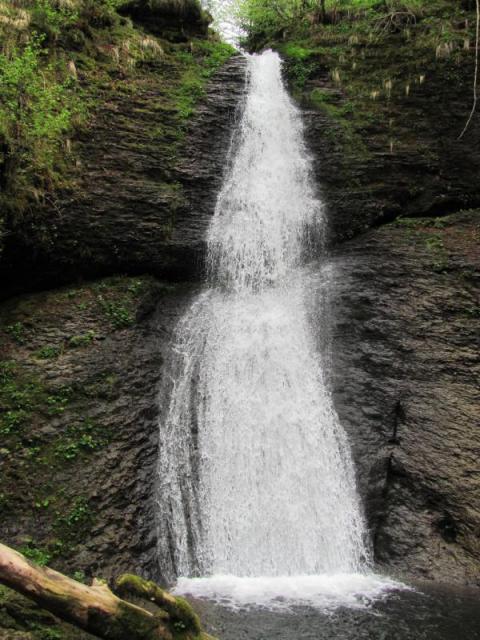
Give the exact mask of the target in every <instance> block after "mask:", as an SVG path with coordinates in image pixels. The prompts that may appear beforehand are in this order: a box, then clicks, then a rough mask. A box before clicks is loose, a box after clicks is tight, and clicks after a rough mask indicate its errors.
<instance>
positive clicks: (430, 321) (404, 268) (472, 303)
mask: <svg viewBox="0 0 480 640" xmlns="http://www.w3.org/2000/svg"><path fill="white" fill-rule="evenodd" d="M479 239H480V217H479V213H478V211H474V212H469V213H460V214H455V215H451V216H448V217H447V218H436V219H423V220H420V221H417V222H416V221H415V220H406V221H404V223H403V224H401V225H400V224H391V225H387V226H384V227H382V228H381V229H379V230H377V231H371V232H368V233H366V234H365V235H363V236H361V237H359V238H357V239H356V240H353V241H351V242H348V243H346V244H344V245H342V246H341V247H339V248H338V249H337V250H336V252H335V257H334V258H333V263H332V267H331V271H330V274H331V275H330V278H331V295H332V300H331V302H332V316H333V317H332V320H333V325H332V348H331V353H332V362H333V377H332V385H333V390H334V397H335V402H336V406H337V409H338V412H339V415H340V418H341V421H342V424H343V425H344V426H345V428H346V429H347V431H348V433H349V436H350V438H351V441H352V443H353V448H354V456H355V462H356V467H357V470H358V477H359V487H360V490H361V493H362V496H363V499H364V503H365V506H366V513H367V518H368V523H369V527H370V531H371V535H372V539H373V544H374V551H375V558H376V561H377V562H379V563H380V564H381V565H383V566H386V567H388V568H389V569H390V570H391V569H392V568H395V569H396V570H398V571H399V572H403V573H404V574H407V575H416V576H426V577H428V578H434V579H438V580H443V581H455V582H467V583H470V584H479V582H478V576H479V575H480V546H479V532H480V477H479V467H478V459H479V458H478V456H479V452H480V429H479V426H480V425H479V413H478V381H479V374H480V356H479V346H480V345H479V336H480V319H479V318H480V305H479V302H480V301H479V295H478V282H479V278H480V253H479V249H478V246H479V244H478V241H479Z"/></svg>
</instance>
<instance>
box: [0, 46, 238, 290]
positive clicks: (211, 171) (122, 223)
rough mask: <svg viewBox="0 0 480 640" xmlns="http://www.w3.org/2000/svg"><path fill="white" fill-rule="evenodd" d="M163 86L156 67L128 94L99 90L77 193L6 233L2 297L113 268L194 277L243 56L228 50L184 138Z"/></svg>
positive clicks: (81, 146)
mask: <svg viewBox="0 0 480 640" xmlns="http://www.w3.org/2000/svg"><path fill="white" fill-rule="evenodd" d="M163 82H164V79H163V76H162V75H161V74H160V73H158V74H155V69H152V70H151V72H150V74H149V75H148V79H147V80H145V79H144V80H142V81H140V80H139V81H138V86H137V87H136V92H135V94H134V95H130V94H128V93H126V94H124V93H122V92H120V91H117V93H111V95H108V96H104V100H105V101H104V102H103V103H102V104H101V106H100V108H99V110H98V112H97V114H96V116H95V118H94V120H93V122H92V124H91V125H90V128H89V130H88V131H87V132H86V133H85V134H84V136H83V138H81V139H80V140H79V141H78V142H77V145H76V153H77V154H78V157H79V163H80V165H81V166H80V170H79V177H78V184H77V185H76V187H75V189H73V191H72V190H71V191H69V192H68V193H64V194H61V193H59V194H57V200H56V202H55V206H53V207H51V208H50V209H49V210H48V212H45V215H43V214H42V216H40V218H38V217H37V218H34V219H33V220H32V222H31V225H30V227H28V226H25V225H24V227H22V228H21V230H20V231H19V232H18V233H17V235H15V236H12V237H11V240H10V243H9V245H8V248H7V250H6V258H5V263H4V265H3V266H2V271H0V275H1V276H3V279H4V282H5V287H4V290H3V295H8V294H10V295H11V293H12V292H18V291H22V289H23V290H25V289H27V290H31V289H32V288H38V287H45V286H52V285H54V284H58V283H64V282H69V281H72V280H74V279H75V278H78V277H79V276H90V277H94V276H99V275H105V274H111V273H118V272H129V273H144V272H149V273H152V274H155V275H159V276H167V277H169V278H173V279H182V278H189V277H192V276H197V277H198V275H199V273H201V269H202V258H203V248H204V238H205V233H206V228H207V225H208V222H209V220H210V217H211V215H212V213H213V207H214V203H215V196H216V193H217V190H218V188H219V185H220V183H221V180H222V175H223V171H224V167H225V162H226V157H227V152H228V147H229V141H230V136H231V131H232V127H233V124H234V121H235V118H236V113H237V109H238V108H239V105H240V104H241V100H242V96H243V93H244V88H245V59H244V58H243V57H242V56H240V55H237V56H233V57H232V58H231V59H230V60H228V61H227V62H226V63H225V64H224V65H223V67H221V68H220V69H219V70H218V71H217V72H216V73H215V75H214V76H213V77H212V78H211V79H210V81H209V82H208V84H207V87H206V94H205V97H204V98H202V99H201V100H200V101H199V103H198V104H197V105H196V107H195V114H194V115H193V116H192V119H191V122H190V123H189V125H188V129H187V132H186V134H185V139H184V140H183V141H182V142H181V143H178V142H176V141H175V136H179V135H180V133H181V132H179V131H178V126H179V125H178V122H177V120H175V119H174V118H173V117H172V114H171V113H169V112H168V110H166V109H165V107H164V104H163V101H162V96H163V93H164V92H165V91H168V87H167V89H165V87H164V86H163V84H162V83H163ZM175 126H176V127H177V129H175ZM172 136H173V137H172ZM173 153H175V158H173V159H172V157H171V155H172V154H173ZM172 160H174V165H173V166H172ZM26 225H27V223H26Z"/></svg>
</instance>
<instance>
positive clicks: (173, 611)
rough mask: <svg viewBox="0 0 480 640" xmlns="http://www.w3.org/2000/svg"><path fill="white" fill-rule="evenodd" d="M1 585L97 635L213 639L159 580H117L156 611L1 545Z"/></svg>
mask: <svg viewBox="0 0 480 640" xmlns="http://www.w3.org/2000/svg"><path fill="white" fill-rule="evenodd" d="M0 583H1V584H4V585H5V586H7V587H10V588H11V589H14V590H15V591H18V592H19V593H21V594H23V595H24V596H27V597H28V598H31V599H32V600H34V601H35V602H36V603H37V604H38V605H40V606H41V607H42V608H44V609H46V610H47V611H50V612H51V613H53V614H55V615H56V616H58V617H59V618H61V619H62V620H65V621H66V622H69V623H71V624H73V625H76V626H77V627H80V628H81V629H84V630H85V631H88V632H89V633H92V634H93V635H97V636H99V637H100V638H105V639H107V640H172V639H173V637H174V636H175V638H178V639H180V638H182V639H183V640H212V639H211V638H210V636H208V635H207V634H206V633H204V632H203V631H202V628H201V625H200V621H199V619H198V617H197V615H196V614H195V612H194V611H193V609H192V608H191V607H190V605H189V604H188V603H187V602H186V600H184V599H183V598H178V597H174V596H172V595H171V594H169V593H168V592H166V591H164V590H163V589H161V588H160V587H159V586H158V585H156V584H155V583H154V582H147V581H145V580H142V579H141V578H138V577H137V576H132V575H124V576H122V577H121V578H120V579H119V580H118V582H117V590H118V592H119V593H120V594H121V595H128V594H130V595H132V596H134V597H135V598H141V599H144V600H149V601H150V602H153V603H154V604H156V605H157V606H158V607H160V609H159V610H158V611H157V612H156V613H152V612H150V611H147V610H146V609H144V608H143V607H141V606H138V605H136V604H133V603H131V602H128V601H127V600H123V599H122V598H120V597H118V596H117V595H115V593H113V592H112V591H111V590H110V589H109V588H108V586H107V584H105V583H103V582H99V581H96V580H94V581H93V584H92V586H91V587H89V586H87V585H84V584H81V583H80V582H77V581H76V580H72V579H71V578H68V577H67V576H65V575H63V574H61V573H59V572H58V571H54V570H53V569H48V568H46V567H40V566H38V565H36V564H35V563H33V562H31V561H30V560H27V558H25V557H24V556H23V555H22V554H21V553H18V552H17V551H14V550H13V549H10V548H9V547H6V546H5V545H3V544H0Z"/></svg>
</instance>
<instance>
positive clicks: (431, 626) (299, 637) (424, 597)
mask: <svg viewBox="0 0 480 640" xmlns="http://www.w3.org/2000/svg"><path fill="white" fill-rule="evenodd" d="M194 605H195V608H196V609H197V610H198V612H199V613H200V614H201V616H202V619H203V621H204V623H205V627H206V629H207V631H208V632H209V633H211V634H212V635H215V636H216V637H217V638H220V639H221V640H310V639H312V640H313V639H315V640H361V639H368V640H480V590H478V589H458V588H449V587H446V586H440V585H424V584H423V585H417V586H416V591H414V592H412V591H404V592H397V593H394V594H391V595H390V596H389V597H388V599H386V600H385V601H383V602H377V603H376V604H374V605H372V606H371V607H370V608H368V609H363V610H353V609H345V608H341V609H337V610H335V611H333V612H331V613H322V612H320V611H315V610H313V609H308V608H297V609H295V611H292V612H278V611H276V612H273V611H267V610H259V609H257V610H255V609H245V610H231V609H228V608H225V607H222V606H220V605H216V604H213V603H210V602H206V601H199V600H196V601H194Z"/></svg>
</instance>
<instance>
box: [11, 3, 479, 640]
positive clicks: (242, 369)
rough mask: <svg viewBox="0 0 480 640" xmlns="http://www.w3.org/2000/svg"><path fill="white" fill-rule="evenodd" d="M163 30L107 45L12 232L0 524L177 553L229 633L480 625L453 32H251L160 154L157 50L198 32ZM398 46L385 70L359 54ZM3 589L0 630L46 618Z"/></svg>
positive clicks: (31, 540) (54, 558)
mask: <svg viewBox="0 0 480 640" xmlns="http://www.w3.org/2000/svg"><path fill="white" fill-rule="evenodd" d="M465 11H468V7H466V8H465ZM132 15H133V14H132ZM133 19H134V21H136V20H137V19H138V17H136V15H133ZM135 24H136V22H135ZM145 24H146V23H145V22H142V25H145ZM458 24H459V23H458ZM421 25H422V22H421V20H419V26H418V31H419V33H420V31H421V28H422V26H421ZM138 28H140V27H138V26H135V29H138ZM142 28H143V27H142ZM150 28H151V25H150V27H149V29H150ZM162 28H163V27H162ZM196 28H198V29H200V31H201V29H203V27H201V25H200V26H199V27H196ZM356 28H357V27H356V25H355V22H354V21H353V22H352V29H356ZM455 28H458V30H459V33H461V30H462V29H464V27H463V26H462V27H455ZM169 29H171V25H170V26H169ZM154 32H155V30H153V31H152V30H150V31H148V33H150V34H151V33H154ZM358 33H361V31H360V30H358ZM164 36H165V34H163V32H162V33H160V32H158V33H156V35H154V36H149V37H155V38H158V39H159V42H161V46H162V47H163V48H164V50H165V51H164V53H163V54H161V55H160V54H159V55H160V57H159V58H158V59H157V60H146V61H143V62H137V63H136V64H137V65H138V66H137V68H136V69H138V70H135V72H134V73H133V72H130V71H128V70H124V69H123V68H122V67H121V66H120V67H118V68H117V67H115V69H108V74H111V77H112V84H111V85H108V86H107V84H105V89H104V90H105V98H106V99H105V100H104V101H102V102H101V103H100V104H99V105H98V106H97V107H96V111H95V118H94V119H93V120H92V122H91V124H90V127H91V128H90V130H89V131H88V132H85V131H83V132H80V133H79V134H78V136H77V138H76V139H74V142H73V145H74V150H75V154H76V156H77V158H79V162H80V165H79V166H80V167H81V170H80V171H81V177H80V181H81V182H79V183H78V184H74V185H73V186H72V187H70V188H68V189H65V190H63V191H62V190H60V191H59V192H58V194H57V196H56V198H55V206H54V207H52V206H51V205H50V204H49V201H48V199H47V200H46V201H43V202H41V203H40V205H39V206H38V212H36V213H35V215H37V216H38V218H37V219H35V218H32V217H31V214H28V215H25V216H24V218H23V219H22V220H21V221H20V222H17V223H16V225H15V226H14V227H12V228H11V229H9V230H8V233H7V235H5V236H4V242H5V246H6V249H5V251H4V254H3V259H2V262H1V263H0V268H1V270H2V276H3V282H5V287H2V290H3V294H4V297H5V301H4V302H2V306H1V309H0V317H1V321H2V328H3V329H2V389H1V402H2V409H4V411H5V416H6V417H5V418H4V419H2V445H1V450H0V465H1V472H2V483H1V484H2V488H1V489H0V494H1V495H0V510H1V516H2V518H1V539H2V541H4V542H6V543H7V544H11V545H13V546H15V547H17V548H20V549H21V550H22V551H23V552H24V553H27V554H29V557H31V558H32V559H34V560H39V559H40V560H43V561H45V562H46V563H48V564H50V565H52V566H55V567H56V568H59V569H60V570H62V571H65V572H67V573H70V574H71V575H73V574H74V573H77V574H79V575H80V574H81V575H82V576H83V579H88V578H89V577H93V576H99V575H100V576H103V577H105V578H106V579H109V580H111V579H113V578H115V577H116V576H118V575H119V574H120V573H122V572H124V571H134V572H137V573H139V574H141V575H143V576H145V577H147V578H152V579H155V580H157V581H159V582H161V583H162V584H169V585H173V583H175V581H176V579H177V578H178V577H180V580H179V583H178V585H177V589H178V590H179V591H180V592H182V593H186V594H191V595H193V596H194V602H195V606H196V607H197V608H198V611H199V613H200V614H201V616H202V619H203V620H204V621H205V623H206V625H207V628H208V629H209V630H210V632H212V633H214V634H215V635H217V636H219V637H222V638H223V637H224V638H230V637H232V638H233V637H234V636H235V637H238V635H239V634H243V635H244V637H248V638H257V637H270V636H272V637H273V636H276V637H277V636H278V637H287V635H288V636H289V637H291V636H292V635H294V636H295V637H302V638H304V637H305V638H308V637H318V633H317V635H315V633H316V632H315V630H316V629H317V630H318V629H322V630H323V631H322V633H323V635H324V637H326V638H330V637H331V638H340V637H348V638H350V637H352V638H353V637H374V638H376V637H378V638H380V637H390V634H392V633H396V634H397V635H395V636H392V637H398V638H402V639H403V640H406V639H410V638H416V637H425V638H438V637H439V638H448V639H449V640H450V639H452V640H453V639H454V638H457V637H460V636H458V629H459V628H460V629H462V633H463V635H464V636H465V637H471V638H475V637H476V635H475V634H478V628H479V625H478V622H479V620H478V591H477V589H478V586H479V585H478V575H479V566H480V564H479V563H480V549H479V546H478V540H479V537H478V532H479V526H480V525H479V523H480V509H479V483H478V451H479V440H478V438H479V433H478V402H477V384H478V377H477V376H478V328H479V324H478V323H479V321H478V317H479V316H478V264H479V253H478V238H479V225H478V212H477V209H476V208H475V207H477V206H478V202H479V200H480V198H479V195H480V194H479V193H478V181H477V180H476V179H475V176H477V175H478V168H479V156H478V144H477V142H478V135H479V129H478V124H477V122H476V121H474V122H473V125H472V129H471V132H470V134H469V137H468V138H467V140H466V141H465V142H464V143H460V142H459V141H457V140H456V137H455V134H454V132H455V131H456V130H457V129H458V125H459V124H460V123H461V120H462V117H463V113H464V112H465V111H466V106H465V105H466V104H467V102H468V100H467V99H466V96H467V90H468V83H467V79H468V77H469V73H470V67H469V66H468V65H466V64H465V65H464V64H463V62H464V60H471V58H468V55H470V54H471V51H470V52H469V51H468V50H466V52H465V53H463V52H462V51H463V50H460V48H459V49H458V56H459V59H460V56H464V57H461V60H462V65H460V64H459V63H458V61H456V60H455V59H454V58H453V57H452V58H448V59H447V58H445V59H443V58H436V57H435V52H433V53H432V52H430V54H428V55H430V56H431V58H432V60H433V62H432V61H430V62H426V60H427V54H426V53H424V50H423V49H422V55H425V59H423V58H421V57H420V55H419V54H418V52H417V53H416V54H415V52H413V53H412V48H413V45H412V44H411V42H412V40H411V38H412V36H410V40H408V38H407V36H405V34H398V33H393V34H387V35H386V36H385V38H384V39H383V40H380V41H379V42H372V43H368V42H366V43H365V42H363V40H362V37H363V36H361V35H360V36H359V39H360V41H359V42H355V41H351V38H352V35H351V33H350V32H347V33H346V34H345V35H342V33H341V29H340V28H339V30H338V32H337V31H335V26H333V27H332V28H331V30H330V31H329V30H328V29H325V30H323V31H322V29H321V28H320V27H319V32H318V34H316V35H315V36H312V40H311V41H307V40H304V41H302V42H301V43H299V42H298V41H295V40H294V37H293V36H292V35H290V36H289V35H288V33H287V35H286V36H285V37H283V39H282V38H277V39H275V37H271V38H270V41H268V38H267V41H265V42H262V43H259V44H258V48H259V49H265V50H266V51H265V52H264V53H262V54H256V55H253V56H247V57H245V56H243V55H238V54H235V53H234V52H233V51H230V52H228V54H227V53H225V56H224V59H222V61H221V63H220V64H219V65H218V66H216V67H215V70H214V72H213V73H212V74H211V75H209V77H208V78H207V80H206V84H205V90H204V93H202V94H201V95H200V96H199V97H198V98H197V102H196V103H195V106H194V108H193V109H192V113H191V115H189V118H188V120H187V122H186V124H183V125H182V126H183V127H184V137H183V139H181V140H180V142H175V150H173V147H170V146H169V145H170V143H171V140H172V136H173V135H174V133H173V132H174V131H175V130H176V129H175V128H176V126H177V124H176V120H175V118H176V117H177V116H176V115H175V112H174V109H173V107H171V106H167V105H165V104H163V103H162V100H163V97H161V98H159V97H158V96H159V95H162V92H164V91H165V87H164V86H163V85H162V82H163V83H164V82H165V81H164V80H163V76H162V74H163V73H165V68H168V69H170V71H171V70H172V69H173V68H174V67H175V65H183V64H185V60H184V59H187V57H188V64H189V65H190V58H189V56H191V57H192V59H193V60H195V61H197V62H195V64H199V65H202V64H205V65H209V64H210V59H211V58H210V56H211V54H206V53H205V51H206V46H207V45H205V43H204V42H203V41H202V38H203V37H204V35H200V36H199V41H198V44H197V42H196V41H190V40H189V38H191V37H192V36H191V34H189V35H188V36H185V34H182V35H181V36H175V37H178V38H179V39H181V38H186V42H183V43H182V42H180V43H179V44H178V43H173V44H168V42H170V41H168V38H167V39H164ZM102 37H104V35H103V36H102ZM168 37H171V35H169V36H168ZM195 37H196V36H193V38H195ZM419 37H420V36H419ZM451 37H452V38H453V37H454V36H451ZM459 37H460V36H459ZM461 37H462V38H463V37H464V36H463V33H462V35H461ZM289 38H290V39H289ZM314 38H317V40H316V41H315V39H314ZM342 38H343V39H342ZM403 38H407V39H406V40H405V41H404V40H403ZM327 40H329V43H328V42H327ZM408 43H410V44H408ZM208 46H211V45H208ZM215 46H216V45H215ZM256 46H257V45H256ZM422 46H423V45H422ZM269 47H273V49H274V50H277V51H279V52H280V54H281V57H282V58H283V60H284V62H283V83H284V85H283V84H282V79H281V72H280V64H281V62H280V58H279V56H278V53H273V52H271V51H267V49H268V48H269ZM342 47H344V48H342ZM393 49H396V54H395V55H396V56H397V63H398V61H399V60H400V63H399V67H398V68H399V69H401V71H399V72H398V73H399V75H400V74H405V75H404V76H401V77H396V78H395V79H394V82H393V88H392V89H391V90H389V89H388V88H387V87H386V86H385V84H384V83H385V81H386V80H385V78H378V77H374V74H373V72H372V74H371V76H372V77H370V76H369V75H368V74H369V73H370V70H372V69H375V70H377V72H378V68H379V60H380V59H381V58H382V56H385V55H386V52H389V53H390V52H391V51H392V50H393ZM362 51H363V54H362ZM425 51H427V48H425ZM98 55H100V54H98ZM101 55H104V54H101ZM122 55H123V54H122ZM215 55H216V54H215ZM222 55H223V54H222ZM415 55H416V60H415V61H414V62H412V57H414V56H415ZM162 56H163V57H162ZM175 56H178V60H177V58H176V57H175ZM349 56H351V57H349ZM108 64H109V65H110V62H109V63H108ZM114 64H116V63H114ZM389 64H390V62H386V63H385V65H386V67H388V65H389ZM341 65H344V67H341V68H340V71H339V74H340V78H341V82H340V83H339V82H338V81H337V80H336V78H337V75H336V74H335V73H334V71H335V69H337V68H338V67H339V66H341ZM353 65H356V67H355V70H354V73H352V77H350V76H349V75H348V73H349V71H348V69H350V70H351V68H352V67H353ZM402 65H404V66H402ZM412 65H414V66H415V68H413V67H412ZM418 65H419V66H418ZM421 65H427V66H428V65H430V66H428V72H427V73H426V74H425V75H426V79H424V81H423V82H422V83H420V82H419V81H418V82H415V80H414V78H417V80H418V78H420V77H421V75H422V74H423V67H421ZM417 66H418V70H419V71H418V73H417ZM78 68H79V74H80V76H82V73H85V76H84V81H86V79H87V78H88V75H87V74H88V71H82V68H81V67H80V65H78ZM175 68H176V67H175ZM130 73H131V74H132V75H131V76H129V75H128V74H130ZM175 73H176V72H175ZM188 73H191V67H189V68H188ZM388 73H390V69H387V70H386V74H387V75H388ZM118 74H120V76H121V77H123V80H121V81H119V80H118V77H117V76H118ZM122 74H124V76H122ZM415 74H417V75H415ZM407 76H408V77H407ZM189 81H190V80H189ZM122 82H124V83H130V82H132V83H134V84H135V91H136V94H135V100H134V101H132V99H131V96H132V94H131V93H130V95H124V94H122V93H121V92H120V91H119V89H118V87H119V86H121V83H122ZM407 82H410V83H411V85H409V86H410V89H409V95H408V96H407V95H406V91H405V84H407ZM362 83H363V84H362ZM377 85H378V86H379V87H380V88H381V91H383V92H384V95H383V98H378V97H377V98H372V97H370V94H371V93H373V92H374V91H376V90H377V89H376V88H375V87H376V86H377ZM284 86H285V87H286V88H288V90H289V92H290V94H291V95H292V96H293V97H288V95H287V93H286V89H285V88H284ZM365 87H366V89H365ZM364 89H365V93H362V91H364ZM171 90H172V91H177V89H176V88H174V89H171ZM195 91H196V89H195ZM389 91H390V95H388V92H389ZM396 91H398V93H396ZM126 94H128V92H126ZM366 96H367V97H366ZM432 96H434V97H435V99H436V100H437V101H438V106H435V107H433V102H432ZM429 105H431V106H429ZM170 109H171V111H170ZM352 109H355V110H354V112H353V114H352ZM372 110H373V111H372ZM412 118H414V119H415V118H416V119H415V120H414V121H413V120H412ZM159 119H160V120H159ZM159 121H160V122H161V123H162V127H159V128H158V130H157V129H156V130H155V134H153V133H152V135H151V136H150V133H149V132H151V131H153V127H154V126H156V125H157V124H158V122H159ZM412 122H413V124H412V127H413V131H410V132H409V131H408V127H409V126H410V124H409V123H412ZM160 129H162V130H160ZM440 130H441V131H442V135H441V136H440V135H439V134H438V132H439V131H440ZM232 134H233V138H232ZM391 140H393V141H394V142H393V148H392V147H391ZM229 147H230V149H231V151H230V152H229V151H228V150H229ZM215 202H216V205H215ZM29 216H30V217H29ZM38 220H41V225H40V224H38ZM204 261H206V263H207V269H206V270H207V271H208V278H207V285H205V284H204V282H203V274H204ZM144 274H146V275H144ZM319 424H321V425H322V429H318V428H317V425H319ZM159 425H160V428H159ZM159 444H160V455H159V458H158V459H157V448H158V445H159ZM52 470H53V473H52ZM326 487H328V489H326ZM166 514H168V515H166ZM155 524H156V527H155ZM313 532H317V534H316V535H313ZM355 572H357V577H356V578H358V580H357V579H356V578H354V577H353V576H351V577H350V578H348V575H347V576H345V574H352V573H355ZM336 573H337V574H338V573H341V574H342V577H341V579H340V578H339V579H338V580H337V581H336V582H335V579H333V580H330V581H329V579H326V578H327V577H330V576H331V575H332V574H336ZM322 574H327V576H325V575H323V577H322ZM299 575H300V576H303V578H304V580H303V582H302V580H301V579H300V578H299V577H298V576H299ZM379 575H382V576H384V577H383V578H381V577H379ZM201 576H203V578H201ZM312 576H313V577H315V576H317V578H318V579H317V580H312V579H311V578H312ZM387 576H388V577H387ZM289 577H290V578H294V579H293V580H289ZM295 577H296V579H295ZM309 578H310V579H309ZM428 581H431V582H428ZM399 583H403V584H405V585H407V586H408V587H414V588H415V589H416V591H409V590H404V591H399V592H395V591H394V589H395V586H396V585H398V584H399ZM392 589H393V591H392ZM205 596H208V597H209V598H210V599H213V600H216V601H222V602H223V603H224V604H225V602H226V601H228V602H229V603H230V607H232V606H233V607H236V610H235V608H234V609H233V610H232V609H231V608H228V607H226V608H225V607H222V606H220V607H218V606H216V605H211V604H209V602H208V599H207V600H205V599H204V598H205ZM1 597H2V600H1V605H0V610H1V616H0V628H1V629H2V631H1V632H0V637H6V638H10V637H12V638H13V637H18V638H21V637H24V638H34V639H35V640H36V639H37V638H44V637H47V636H45V635H42V634H45V633H46V631H45V629H44V627H42V624H43V623H36V622H33V623H32V622H29V620H30V621H31V620H35V619H37V620H38V619H39V615H40V614H38V612H37V613H35V611H34V610H28V607H27V605H26V604H25V603H24V602H23V601H20V600H15V597H13V596H12V595H11V594H7V593H4V592H3V591H2V594H1ZM452 602H454V603H455V604H454V605H452ZM255 603H257V604H261V605H263V609H257V610H255V609H252V604H255ZM292 603H296V604H295V606H297V605H298V604H301V605H305V604H316V605H317V608H316V609H315V608H306V607H303V606H302V608H301V609H300V610H298V611H297V614H296V615H292V613H291V611H289V609H291V606H292ZM341 605H345V607H342V606H341ZM324 609H327V610H328V611H329V613H328V615H325V614H324V613H322V611H323V610H324ZM453 609H454V610H453ZM22 611H23V613H22ZM25 611H28V614H26V613H25ZM332 611H333V613H332ZM375 614H376V615H375ZM35 616H37V618H36V617H35ZM40 618H41V616H40ZM35 624H39V625H40V627H41V628H40V627H39V629H35V628H34V626H35ZM56 624H57V623H56V622H53V621H50V622H49V623H48V624H47V625H46V626H47V627H50V628H51V629H52V630H56V626H55V625H56ZM32 625H33V626H32ZM4 629H5V632H4V631H3V630H4ZM59 629H60V631H59V633H62V634H63V635H61V636H59V637H66V638H79V637H87V636H85V634H83V635H78V634H79V633H80V632H78V631H76V630H74V629H73V628H67V627H65V626H61V627H59ZM3 632H4V634H5V635H4V636H2V635H1V633H3ZM418 633H420V634H423V635H420V636H419V635H418ZM9 634H10V635H9ZM13 634H20V635H13ZM21 634H23V636H22V635H21ZM282 634H283V635H282ZM359 634H360V635H359ZM361 634H363V635H361ZM382 634H383V635H382ZM385 634H386V635H385Z"/></svg>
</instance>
